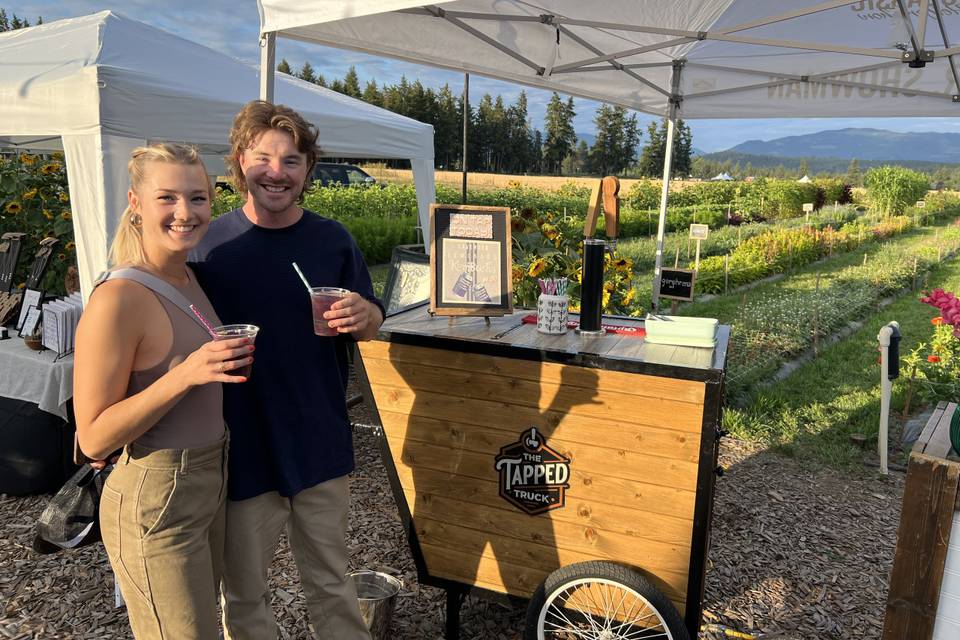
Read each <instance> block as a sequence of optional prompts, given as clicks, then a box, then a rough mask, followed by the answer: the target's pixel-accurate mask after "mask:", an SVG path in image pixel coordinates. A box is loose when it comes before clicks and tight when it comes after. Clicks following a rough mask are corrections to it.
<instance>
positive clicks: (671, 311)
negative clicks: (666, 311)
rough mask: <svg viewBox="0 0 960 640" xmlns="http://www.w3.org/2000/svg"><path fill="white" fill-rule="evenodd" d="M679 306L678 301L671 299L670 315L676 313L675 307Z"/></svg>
mask: <svg viewBox="0 0 960 640" xmlns="http://www.w3.org/2000/svg"><path fill="white" fill-rule="evenodd" d="M679 308H680V302H679V301H677V300H672V301H671V302H670V315H672V316H675V315H677V309H679Z"/></svg>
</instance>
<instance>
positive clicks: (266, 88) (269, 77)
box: [260, 31, 277, 102]
mask: <svg viewBox="0 0 960 640" xmlns="http://www.w3.org/2000/svg"><path fill="white" fill-rule="evenodd" d="M276 68H277V32H276V31H271V32H269V33H264V34H263V35H261V36H260V99H261V100H266V101H267V102H273V84H274V79H275V74H276Z"/></svg>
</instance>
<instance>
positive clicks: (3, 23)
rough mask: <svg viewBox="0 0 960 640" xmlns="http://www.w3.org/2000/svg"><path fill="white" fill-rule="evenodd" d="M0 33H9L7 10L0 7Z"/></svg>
mask: <svg viewBox="0 0 960 640" xmlns="http://www.w3.org/2000/svg"><path fill="white" fill-rule="evenodd" d="M0 31H10V19H9V18H7V10H6V9H3V8H2V7H0Z"/></svg>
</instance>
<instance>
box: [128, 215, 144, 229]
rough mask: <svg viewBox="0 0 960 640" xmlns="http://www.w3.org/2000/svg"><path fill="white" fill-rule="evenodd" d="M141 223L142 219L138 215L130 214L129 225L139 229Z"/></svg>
mask: <svg viewBox="0 0 960 640" xmlns="http://www.w3.org/2000/svg"><path fill="white" fill-rule="evenodd" d="M142 223H143V218H141V217H140V214H139V213H131V214H130V224H132V225H133V226H135V227H139V226H140V225H141V224H142Z"/></svg>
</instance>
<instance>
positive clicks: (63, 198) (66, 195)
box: [58, 191, 70, 202]
mask: <svg viewBox="0 0 960 640" xmlns="http://www.w3.org/2000/svg"><path fill="white" fill-rule="evenodd" d="M58 197H59V198H60V202H70V194H69V193H67V192H66V191H64V192H63V193H61V194H60V195H59V196H58Z"/></svg>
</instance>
